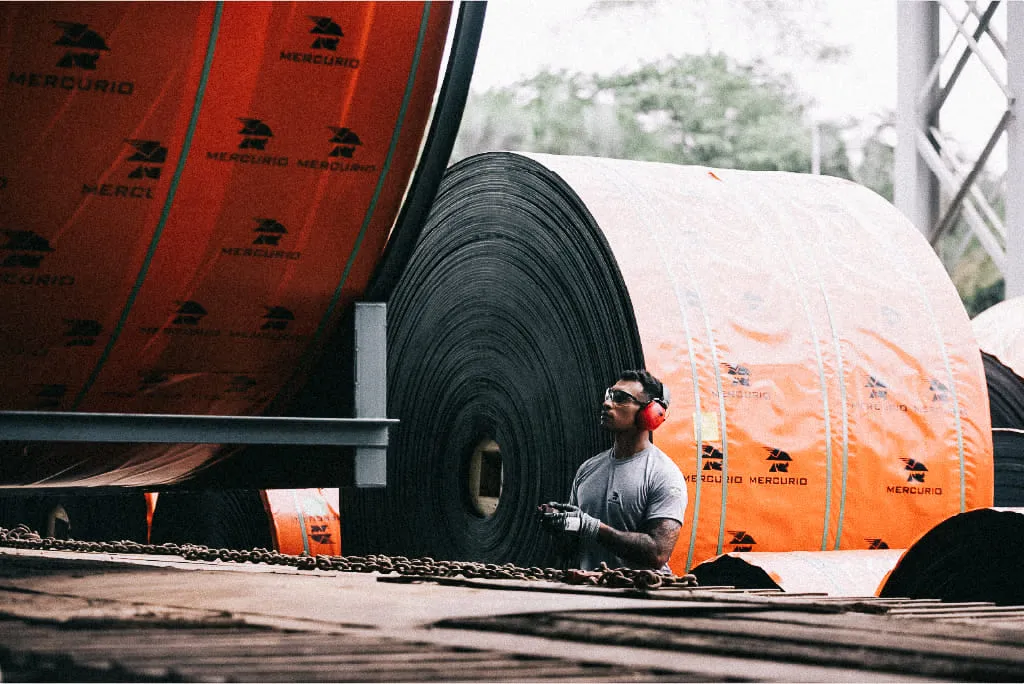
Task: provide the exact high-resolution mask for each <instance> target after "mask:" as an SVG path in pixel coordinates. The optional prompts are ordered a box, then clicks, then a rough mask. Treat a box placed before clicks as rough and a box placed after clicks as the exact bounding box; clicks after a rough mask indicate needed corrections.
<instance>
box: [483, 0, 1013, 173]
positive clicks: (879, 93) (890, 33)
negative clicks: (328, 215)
mask: <svg viewBox="0 0 1024 684" xmlns="http://www.w3.org/2000/svg"><path fill="white" fill-rule="evenodd" d="M751 1H752V0H645V1H642V2H633V3H628V4H627V5H623V6H620V7H613V8H612V9H611V10H606V11H595V9H594V8H595V5H601V4H602V3H595V2H593V0H491V2H489V3H488V8H487V18H486V21H485V25H484V35H483V38H482V41H481V46H480V52H479V56H478V60H477V67H476V72H475V75H474V81H473V87H474V89H475V90H484V89H487V88H490V87H494V86H501V85H507V84H510V83H513V82H514V81H516V80H518V79H521V78H524V77H528V76H531V75H533V74H535V73H537V72H538V71H539V70H540V69H541V68H543V67H544V66H549V67H552V68H554V69H560V68H564V69H568V70H570V71H583V72H594V71H596V72H601V73H609V72H614V71H616V70H619V69H623V68H629V67H632V66H635V65H637V64H639V63H641V62H643V61H650V60H652V59H657V58H658V57H660V56H664V55H668V54H683V53H702V52H704V51H706V50H712V51H722V52H726V53H727V54H729V55H731V56H733V57H734V58H736V59H737V60H739V61H741V62H749V61H750V60H752V59H757V58H761V59H763V60H765V62H766V63H767V64H769V65H770V66H771V67H772V68H773V69H774V70H779V71H786V72H788V73H790V74H792V76H793V78H794V79H795V80H796V82H797V83H798V85H799V86H800V88H801V89H802V90H803V91H804V92H805V93H806V95H807V97H808V99H810V100H813V102H814V106H813V108H812V110H811V111H812V115H813V116H814V117H815V118H818V119H833V120H835V119H842V118H845V117H855V118H857V119H858V120H867V121H868V122H870V121H872V120H873V115H877V114H879V113H882V112H885V111H894V110H895V108H896V0H788V1H787V0H776V2H775V5H776V6H778V7H781V8H782V9H780V11H782V12H786V11H788V12H789V17H790V18H791V19H793V20H798V21H799V26H800V29H801V30H803V31H805V32H806V36H807V38H808V39H810V40H819V41H823V42H827V43H830V44H835V45H839V46H844V47H846V48H848V51H849V53H848V55H847V56H846V57H845V58H843V59H841V60H840V61H839V62H838V63H836V64H833V65H824V66H823V65H821V64H816V63H814V62H813V61H812V60H810V59H802V60H801V59H800V58H799V55H796V56H794V55H793V54H790V55H786V54H782V55H780V54H779V45H778V40H777V39H773V38H772V37H771V36H770V35H768V33H769V32H768V31H766V30H765V29H764V27H763V26H759V25H758V24H757V22H751V21H750V14H751V13H750V12H749V11H746V12H745V11H744V6H745V3H749V2H751ZM958 2H959V0H956V1H955V2H953V3H952V5H953V6H954V7H956V8H957V12H958V13H959V12H962V11H966V10H965V9H961V8H963V7H965V6H964V5H963V4H962V2H959V4H958ZM604 4H605V5H607V4H610V3H604ZM1005 16H1006V12H1005V9H1003V8H1000V10H999V11H998V12H997V14H996V16H995V19H994V21H993V24H994V25H995V26H997V27H999V28H1000V32H1001V34H1002V35H1003V36H1004V37H1005V33H1006V32H1005V26H1006V19H1005ZM761 23H762V24H763V23H765V22H761ZM953 31H954V29H953V24H952V22H951V21H949V20H948V18H947V17H946V16H945V14H944V13H943V14H942V37H941V40H940V49H945V47H946V46H947V43H948V41H949V40H950V39H951V38H952V36H953V35H954V34H953ZM962 45H963V43H962V42H958V43H957V44H956V47H955V49H954V53H955V54H957V55H958V54H959V51H960V50H961V49H962V47H961V46H962ZM989 47H991V46H990V45H989ZM790 48H792V46H790ZM791 52H799V50H791ZM952 61H954V60H950V62H952ZM994 61H995V62H996V63H1002V60H1001V59H999V58H996V59H995V60H994ZM948 69H949V67H948V66H947V67H946V71H944V72H943V73H948ZM962 80H963V82H964V84H966V87H965V85H958V86H957V89H954V95H953V96H952V97H951V98H950V101H949V102H948V104H947V105H946V107H945V109H944V110H943V117H944V118H943V121H944V127H945V128H946V129H947V131H948V132H952V133H953V134H954V135H955V136H956V137H957V138H958V139H960V140H962V141H963V142H964V145H965V149H966V151H968V152H971V151H977V150H980V149H981V147H982V146H983V145H984V143H985V141H986V140H987V133H988V132H989V131H991V130H992V128H993V127H994V125H995V123H996V121H998V118H999V116H1000V115H1001V114H1002V108H1004V107H1005V104H1004V100H1003V99H1002V96H1001V94H1000V92H999V91H998V89H996V88H995V86H994V85H993V83H992V81H991V78H990V77H989V76H988V74H987V73H986V72H985V70H984V68H983V67H982V66H981V65H980V63H979V62H978V60H976V59H972V60H971V62H970V63H969V66H968V68H967V69H966V70H965V72H964V76H963V77H962ZM1001 107H1002V108H1001ZM1004 154H1005V153H1004Z"/></svg>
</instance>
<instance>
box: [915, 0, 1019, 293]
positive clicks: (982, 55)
mask: <svg viewBox="0 0 1024 684" xmlns="http://www.w3.org/2000/svg"><path fill="white" fill-rule="evenodd" d="M999 5H1000V3H999V2H998V0H996V1H994V2H988V3H981V2H965V1H964V0H899V4H898V8H897V39H898V48H897V61H898V73H897V89H898V92H897V103H896V106H897V135H898V145H897V147H896V178H895V203H896V206H897V207H898V208H899V209H900V210H901V211H903V213H904V214H906V215H907V217H908V218H910V220H911V221H913V222H914V224H915V225H916V226H917V227H918V229H919V230H921V232H922V233H923V234H924V235H925V237H927V238H928V240H929V242H931V244H932V245H933V246H935V245H937V244H938V242H939V240H940V239H941V238H942V237H943V236H944V235H946V234H947V233H948V232H949V230H950V229H951V228H952V227H953V225H954V224H955V223H956V221H957V219H958V218H959V217H960V216H962V217H963V219H964V221H965V223H966V224H967V226H968V227H969V229H970V232H969V233H968V235H967V238H968V239H966V240H964V241H962V243H961V245H960V247H959V250H960V251H959V255H962V254H963V251H964V250H965V249H966V247H967V244H968V242H969V238H971V237H975V238H977V240H978V242H979V243H980V244H981V246H982V247H983V248H984V249H985V251H986V252H987V253H988V255H989V256H990V257H991V259H992V262H993V263H994V264H995V266H996V267H997V268H998V269H999V271H1000V273H1002V274H1003V277H1004V279H1005V281H1006V296H1007V297H1008V298H1009V297H1014V296H1020V295H1024V116H1022V114H1024V111H1022V107H1024V104H1022V103H1021V101H1022V99H1024V0H1011V1H1010V2H1007V3H1005V5H1006V7H1005V9H1006V37H1005V38H1003V37H1002V36H1001V35H1000V32H999V30H998V29H997V27H995V26H993V24H992V18H993V16H994V15H995V14H996V11H997V10H998V9H999ZM944 22H952V26H953V29H954V31H953V33H952V38H951V39H950V40H949V41H948V42H947V44H946V45H945V46H942V47H943V49H942V51H941V52H940V44H939V42H940V28H941V26H942V25H943V23H944ZM985 41H989V42H990V43H991V46H990V47H988V48H987V49H986V48H985V47H983V43H984V42H985ZM993 48H994V49H993ZM972 59H975V60H978V62H979V63H980V64H981V65H982V66H983V67H984V70H985V71H986V72H987V73H988V75H989V76H990V77H991V78H992V80H993V81H994V82H995V84H996V86H997V87H998V88H999V89H1000V90H1001V91H1002V93H1003V95H1004V96H1005V98H1006V107H1005V110H1004V111H1003V113H1002V115H1001V116H1000V117H999V119H998V123H996V125H995V128H994V129H993V130H992V131H991V133H990V134H989V135H988V138H987V140H988V142H987V143H986V144H985V145H984V147H983V149H982V150H981V152H980V154H978V155H977V157H976V158H975V159H972V160H965V159H963V158H962V157H961V156H960V155H959V154H957V153H956V150H955V145H953V144H952V142H953V141H952V139H951V137H950V136H948V135H947V134H946V133H945V132H944V131H943V128H942V126H941V117H940V114H941V112H942V108H943V106H944V105H945V104H946V103H947V101H948V100H949V97H950V94H951V92H953V90H954V88H956V86H957V84H958V83H959V82H960V77H961V75H962V74H963V72H964V68H965V66H967V64H968V62H969V61H970V60H972ZM979 125H980V124H979ZM1004 135H1005V136H1006V149H1007V160H1006V166H1005V168H1006V171H1005V176H1004V178H1003V183H1004V184H1005V191H1004V198H1005V209H1006V211H1005V215H1004V217H1000V216H999V213H998V212H997V211H996V209H995V208H994V207H993V206H992V201H991V198H990V197H987V196H986V195H985V193H984V192H983V190H982V188H981V187H979V185H978V182H977V181H978V180H979V178H980V176H981V174H982V172H983V171H984V170H985V169H986V167H987V166H989V165H990V164H991V162H992V153H993V151H994V150H996V149H998V148H999V145H998V143H999V142H1000V140H1001V139H1002V137H1003V136H1004Z"/></svg>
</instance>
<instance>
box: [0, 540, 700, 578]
mask: <svg viewBox="0 0 1024 684" xmlns="http://www.w3.org/2000/svg"><path fill="white" fill-rule="evenodd" d="M0 546H6V547H11V548H16V549H36V550H45V551H71V552H79V553H130V554H148V555H156V556H181V557H182V558H184V559H185V560H197V561H217V560H219V561H223V562H227V563H265V564H267V565H288V566H291V567H295V568H298V569H299V570H314V569H319V570H334V571H337V572H377V573H380V574H382V575H388V574H391V573H395V574H398V575H404V576H410V577H424V578H431V577H458V576H460V575H461V576H462V577H464V578H466V579H488V580H495V579H499V580H532V581H538V580H544V581H549V582H563V583H565V584H573V585H587V586H602V587H614V588H623V589H628V588H631V589H638V590H641V591H651V590H654V589H661V588H667V587H677V588H689V587H696V586H697V578H696V577H694V576H693V575H683V576H682V577H678V576H675V575H666V574H663V573H660V572H655V571H654V570H631V569H629V568H614V569H613V568H609V567H608V566H607V565H606V564H605V563H601V569H600V570H559V569H556V568H538V567H535V566H534V567H530V568H522V567H517V566H516V565H513V564H512V563H505V564H503V565H498V564H496V563H479V562H474V561H449V560H434V559H433V558H429V557H424V558H406V557H405V556H384V555H377V554H372V555H369V556H307V555H301V556H294V555H289V554H284V553H279V552H277V551H269V550H267V549H263V548H256V549H251V550H245V551H242V550H238V549H211V548H209V547H208V546H203V545H201V544H172V543H167V544H140V543H138V542H133V541H117V542H89V541H75V540H73V539H55V538H53V537H41V536H40V535H39V533H38V532H35V531H33V530H31V529H29V527H28V526H27V525H24V524H22V525H18V526H17V527H15V528H13V529H6V528H2V527H0Z"/></svg>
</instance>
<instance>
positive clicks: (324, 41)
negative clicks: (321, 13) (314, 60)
mask: <svg viewBox="0 0 1024 684" xmlns="http://www.w3.org/2000/svg"><path fill="white" fill-rule="evenodd" d="M308 19H309V20H310V21H312V22H313V28H311V29H310V30H309V32H310V33H312V34H313V35H315V36H316V38H315V39H314V40H313V45H312V49H314V50H331V51H332V52H333V51H334V50H337V49H338V40H339V39H340V38H342V37H344V35H345V34H344V33H342V31H341V27H340V26H338V25H337V24H336V23H334V20H333V19H331V18H330V17H308Z"/></svg>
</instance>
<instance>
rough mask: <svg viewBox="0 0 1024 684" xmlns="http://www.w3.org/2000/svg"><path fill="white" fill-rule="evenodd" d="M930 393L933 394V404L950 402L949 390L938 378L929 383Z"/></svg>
mask: <svg viewBox="0 0 1024 684" xmlns="http://www.w3.org/2000/svg"><path fill="white" fill-rule="evenodd" d="M928 391H929V392H931V393H932V401H933V402H945V401H949V388H948V387H946V385H944V384H943V383H942V382H941V381H939V380H938V379H936V378H932V379H931V380H930V381H929V383H928Z"/></svg>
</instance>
